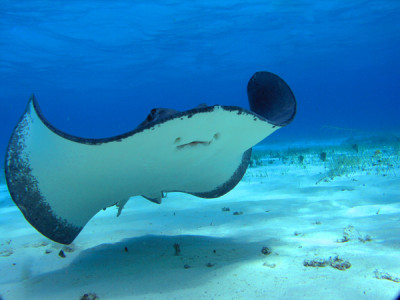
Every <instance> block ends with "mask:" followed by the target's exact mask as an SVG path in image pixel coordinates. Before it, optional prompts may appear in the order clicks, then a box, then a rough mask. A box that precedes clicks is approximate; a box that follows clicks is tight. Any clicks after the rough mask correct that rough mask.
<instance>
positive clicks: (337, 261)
mask: <svg viewBox="0 0 400 300" xmlns="http://www.w3.org/2000/svg"><path fill="white" fill-rule="evenodd" d="M303 265H304V266H305V267H326V266H330V267H332V268H335V269H338V270H341V271H345V270H347V269H349V268H350V267H351V264H350V262H348V261H345V260H343V259H341V258H339V256H335V257H333V258H332V257H329V259H323V258H320V259H313V260H304V263H303Z"/></svg>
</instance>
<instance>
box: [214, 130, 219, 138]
mask: <svg viewBox="0 0 400 300" xmlns="http://www.w3.org/2000/svg"><path fill="white" fill-rule="evenodd" d="M218 139H219V133H218V132H217V133H216V134H214V140H218Z"/></svg>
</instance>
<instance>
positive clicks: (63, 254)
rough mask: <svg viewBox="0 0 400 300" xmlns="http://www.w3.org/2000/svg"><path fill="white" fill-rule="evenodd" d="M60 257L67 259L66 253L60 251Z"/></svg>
mask: <svg viewBox="0 0 400 300" xmlns="http://www.w3.org/2000/svg"><path fill="white" fill-rule="evenodd" d="M58 256H59V257H62V258H65V257H66V255H65V253H64V251H62V250H60V252H58Z"/></svg>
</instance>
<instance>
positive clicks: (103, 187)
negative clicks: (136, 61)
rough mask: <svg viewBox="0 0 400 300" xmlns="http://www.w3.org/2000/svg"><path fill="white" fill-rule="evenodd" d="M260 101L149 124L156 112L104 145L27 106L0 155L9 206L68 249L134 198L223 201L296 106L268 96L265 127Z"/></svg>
mask: <svg viewBox="0 0 400 300" xmlns="http://www.w3.org/2000/svg"><path fill="white" fill-rule="evenodd" d="M264 73H267V72H262V73H260V72H258V73H256V74H255V75H254V76H253V77H252V79H251V81H252V80H253V83H252V84H254V83H256V86H255V87H251V86H250V85H251V81H250V82H249V85H248V91H249V86H250V91H251V92H253V91H254V90H255V89H263V88H264V87H263V85H264V84H265V82H264V81H265V75H266V74H264ZM257 74H258V78H259V79H257V78H256V79H254V77H256V75H257ZM268 74H271V73H268ZM274 76H276V75H274ZM276 77H277V76H276ZM277 78H278V79H279V80H281V79H280V78H279V77H277ZM261 79H262V80H261ZM273 79H274V80H276V78H275V77H273ZM263 80H264V81H263ZM281 81H282V80H281ZM267 82H269V81H268V80H267ZM279 82H280V81H279ZM267 85H268V84H267ZM287 88H288V87H287ZM278 94H279V93H278ZM262 96H263V94H262V93H261V94H260V93H254V94H253V95H250V93H249V101H250V106H253V108H252V110H253V111H249V110H246V109H243V108H240V107H234V106H218V105H215V106H202V107H198V108H195V109H192V110H189V111H185V112H176V111H172V112H171V111H168V113H167V114H164V115H163V114H160V117H155V118H154V115H156V113H157V111H155V112H154V113H153V116H149V117H148V119H147V120H146V121H145V122H143V123H142V124H141V125H139V127H138V128H137V129H135V130H133V131H131V132H128V133H126V134H123V135H119V136H115V137H112V138H106V139H84V138H79V137H76V136H71V135H69V134H66V133H64V132H62V131H60V130H58V129H57V128H55V127H54V126H53V125H51V124H50V122H49V121H48V120H47V119H46V118H45V117H44V116H43V114H42V113H41V110H40V108H39V105H38V103H37V101H36V99H35V98H34V97H32V98H31V99H30V101H29V102H28V105H27V108H26V110H25V112H24V114H23V115H22V117H21V119H20V121H19V122H18V124H17V126H16V127H15V129H14V131H13V133H12V136H11V138H10V142H9V145H8V149H7V155H6V164H5V171H6V178H7V184H8V188H9V191H10V194H11V197H12V199H13V200H14V202H15V203H16V205H17V206H18V207H19V209H20V210H21V212H22V213H23V215H24V216H25V218H26V219H27V220H28V221H29V222H30V223H31V224H32V225H33V226H34V227H35V228H36V229H37V230H38V231H39V232H41V233H42V234H43V235H45V236H46V237H48V238H50V239H52V240H54V241H56V242H59V243H63V244H69V243H71V242H72V241H73V240H74V239H75V238H76V236H77V235H78V234H79V232H80V231H81V230H82V228H83V227H84V226H85V224H86V223H87V222H88V221H89V220H90V219H91V218H92V217H93V216H94V215H95V214H96V213H97V212H98V211H100V210H101V209H103V208H106V207H109V206H113V205H117V206H119V207H120V209H121V208H122V207H123V205H124V204H125V203H126V201H127V200H128V199H129V198H130V197H132V196H137V195H141V196H143V197H145V198H147V199H149V200H151V201H153V202H156V203H160V202H161V198H162V196H163V194H164V193H167V192H185V193H189V194H193V195H195V196H198V197H203V198H215V197H219V196H222V195H224V194H225V193H227V192H229V191H230V190H231V189H233V188H234V187H235V186H236V185H237V183H238V182H239V181H240V180H241V178H242V177H243V175H244V173H245V171H246V169H247V166H248V164H249V160H250V156H251V147H252V146H253V145H255V144H257V143H258V142H260V141H261V140H263V139H264V138H265V137H267V136H268V135H269V134H271V133H272V132H274V131H275V130H277V129H278V128H280V127H281V126H284V125H286V124H287V123H288V122H290V121H291V120H290V121H288V119H289V118H291V119H292V118H293V117H294V113H295V110H296V107H295V105H296V104H295V100H294V96H293V100H292V105H291V106H290V105H288V104H287V103H285V101H282V100H279V98H285V97H282V95H280V94H279V95H278V96H277V97H275V96H274V97H275V98H278V100H276V99H273V101H276V102H277V103H278V104H274V105H273V110H276V112H277V113H274V114H273V116H277V115H279V118H277V119H276V120H274V118H273V117H271V115H268V116H267V117H268V118H266V117H265V116H266V115H267V114H266V113H265V110H266V108H265V105H263V101H264V102H265V101H266V100H265V99H264V100H263V97H262ZM264 98H265V95H264ZM270 102H271V101H270ZM286 102H287V101H286ZM279 103H282V109H281V110H279ZM263 110H264V112H263ZM270 110H271V108H270V109H267V111H269V112H270ZM282 110H285V111H286V113H284V114H283V115H284V117H282ZM152 112H153V111H152ZM259 113H260V114H259ZM285 114H286V116H285ZM283 119H284V122H282V120H283Z"/></svg>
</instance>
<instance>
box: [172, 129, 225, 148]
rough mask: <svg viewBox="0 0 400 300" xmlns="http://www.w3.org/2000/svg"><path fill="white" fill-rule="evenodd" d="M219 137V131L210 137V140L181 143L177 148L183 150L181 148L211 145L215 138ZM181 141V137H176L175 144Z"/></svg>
mask: <svg viewBox="0 0 400 300" xmlns="http://www.w3.org/2000/svg"><path fill="white" fill-rule="evenodd" d="M218 138H219V133H216V134H214V136H213V137H212V139H210V140H209V141H192V142H190V143H185V144H181V145H178V146H176V149H178V150H181V149H185V148H196V147H199V146H209V145H210V144H211V143H212V142H213V141H214V140H217V139H218ZM180 141H181V138H180V137H177V138H176V139H175V142H174V143H175V144H177V143H179V142H180Z"/></svg>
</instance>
